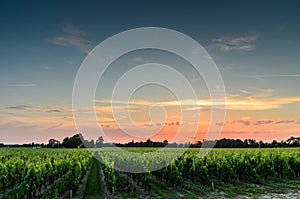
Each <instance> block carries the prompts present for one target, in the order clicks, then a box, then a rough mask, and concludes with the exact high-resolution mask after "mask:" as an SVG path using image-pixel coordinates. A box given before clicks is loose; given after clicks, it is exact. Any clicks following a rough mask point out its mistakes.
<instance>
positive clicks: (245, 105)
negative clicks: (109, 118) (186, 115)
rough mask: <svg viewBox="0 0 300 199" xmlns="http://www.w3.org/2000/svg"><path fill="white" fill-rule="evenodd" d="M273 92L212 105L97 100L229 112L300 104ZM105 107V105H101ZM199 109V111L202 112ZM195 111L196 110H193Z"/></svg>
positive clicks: (297, 99) (230, 98)
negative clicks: (214, 109)
mask: <svg viewBox="0 0 300 199" xmlns="http://www.w3.org/2000/svg"><path fill="white" fill-rule="evenodd" d="M271 93H272V92H271V90H270V91H269V93H260V92H258V93H254V94H252V95H249V96H243V95H228V96H227V99H226V101H220V102H215V104H213V103H212V101H211V100H210V99H204V100H189V99H185V100H180V101H161V102H151V101H140V100H138V101H129V102H127V101H114V102H111V101H109V100H96V103H99V104H104V106H105V104H110V103H112V105H113V106H120V105H129V106H154V105H160V106H162V107H169V106H183V107H184V108H187V107H188V108H191V107H194V108H199V107H210V106H212V105H215V106H218V105H220V106H224V105H225V106H226V109H227V110H242V111H243V110H271V109H280V108H281V107H282V106H284V105H288V104H293V103H299V102H300V96H295V97H274V96H270V94H271ZM101 106H103V105H101ZM200 109H201V108H199V109H198V110H200ZM193 110H194V109H193Z"/></svg>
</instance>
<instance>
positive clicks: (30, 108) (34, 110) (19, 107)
mask: <svg viewBox="0 0 300 199" xmlns="http://www.w3.org/2000/svg"><path fill="white" fill-rule="evenodd" d="M5 109H6V110H15V111H25V112H30V113H61V112H63V113H70V112H71V110H68V109H66V108H56V107H54V108H51V107H50V108H49V107H39V106H34V105H17V106H9V107H6V108H5ZM12 114H13V113H12Z"/></svg>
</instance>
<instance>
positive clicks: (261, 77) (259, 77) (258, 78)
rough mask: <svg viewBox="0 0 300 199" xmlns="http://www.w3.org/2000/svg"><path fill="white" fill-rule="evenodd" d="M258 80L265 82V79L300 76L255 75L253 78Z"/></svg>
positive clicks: (299, 75)
mask: <svg viewBox="0 0 300 199" xmlns="http://www.w3.org/2000/svg"><path fill="white" fill-rule="evenodd" d="M251 77H252V78H254V79H257V80H263V79H264V78H273V77H275V78H277V77H300V74H271V75H254V76H251Z"/></svg>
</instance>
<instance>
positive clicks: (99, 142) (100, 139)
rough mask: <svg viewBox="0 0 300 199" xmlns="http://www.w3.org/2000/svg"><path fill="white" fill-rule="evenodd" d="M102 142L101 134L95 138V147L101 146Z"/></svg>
mask: <svg viewBox="0 0 300 199" xmlns="http://www.w3.org/2000/svg"><path fill="white" fill-rule="evenodd" d="M103 142H104V139H103V137H102V136H100V137H99V138H98V139H97V140H96V147H97V148H101V147H103Z"/></svg>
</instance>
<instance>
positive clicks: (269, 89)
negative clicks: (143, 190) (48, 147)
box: [0, 1, 300, 143]
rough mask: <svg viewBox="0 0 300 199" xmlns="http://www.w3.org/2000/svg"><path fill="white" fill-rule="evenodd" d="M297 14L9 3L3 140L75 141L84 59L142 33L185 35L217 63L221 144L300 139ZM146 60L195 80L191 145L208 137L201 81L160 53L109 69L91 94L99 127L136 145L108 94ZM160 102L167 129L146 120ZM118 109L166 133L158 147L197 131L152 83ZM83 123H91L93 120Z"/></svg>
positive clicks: (201, 6)
mask: <svg viewBox="0 0 300 199" xmlns="http://www.w3.org/2000/svg"><path fill="white" fill-rule="evenodd" d="M299 7H300V3H299V2H298V1H280V2H276V1H272V2H271V1H270V2H268V1H264V2H262V1H243V2H240V1H180V2H176V1H147V2H142V1H78V2H76V3H74V2H73V1H65V2H61V1H48V2H42V1H24V2H16V1H3V2H1V6H0V27H1V31H0V69H1V72H0V93H1V98H0V143H24V142H25V143H27V142H47V141H48V140H49V139H50V138H55V139H59V140H62V139H63V138H64V137H66V136H71V135H73V134H75V133H76V131H77V130H76V127H75V124H74V121H73V114H72V91H73V83H74V80H75V77H76V73H77V71H78V69H79V67H80V65H81V63H82V61H83V60H84V59H85V57H86V56H87V55H88V53H89V52H90V51H91V50H92V49H93V48H94V47H95V46H96V45H98V44H99V43H100V42H102V41H103V40H105V39H107V38H108V37H110V36H112V35H115V34H117V33H119V32H122V31H125V30H129V29H132V28H139V27H163V28H169V29H173V30H176V31H179V32H182V33H184V34H186V35H188V36H190V37H191V38H193V39H194V40H196V41H197V42H199V43H200V44H201V45H202V46H203V47H204V48H205V49H206V50H207V52H208V53H209V54H210V56H211V57H212V58H213V60H214V62H215V63H216V65H217V66H218V68H219V70H220V73H221V74H222V77H223V81H224V85H225V88H226V95H227V100H226V112H227V113H226V119H225V122H224V124H221V123H217V124H211V125H224V129H223V131H222V134H221V135H220V138H223V137H226V138H240V139H246V138H253V139H256V140H264V141H272V140H286V139H288V138H289V137H291V136H300V88H299V87H300V59H299V56H300V37H299V35H300V12H299ZM147 62H159V63H164V64H167V65H170V66H172V67H174V68H177V69H178V70H180V71H183V72H184V73H185V75H186V76H187V78H188V79H190V80H192V81H193V84H194V85H195V88H196V94H197V96H198V100H197V102H194V101H193V102H191V101H189V99H183V102H184V103H185V108H186V109H189V110H190V112H191V114H190V117H191V121H192V120H193V117H194V116H195V115H197V114H198V115H199V114H200V118H201V119H200V121H199V124H200V126H199V129H198V134H197V136H196V138H193V140H201V139H203V138H204V137H205V134H206V131H207V127H208V124H209V122H210V119H209V118H210V98H209V97H210V96H209V94H208V91H207V89H206V86H205V82H204V81H203V79H202V78H201V77H197V76H195V74H194V73H193V72H192V71H190V70H189V69H188V68H189V66H188V64H187V63H186V62H185V61H184V60H181V59H179V58H178V57H176V56H175V55H173V54H170V53H167V52H161V51H158V50H141V51H136V52H131V53H128V54H127V55H126V56H123V57H120V58H119V59H118V60H116V62H114V63H113V64H112V66H111V67H110V70H108V71H107V76H106V78H105V79H104V80H103V82H101V81H100V84H99V86H98V89H97V93H96V96H95V97H96V98H95V106H96V110H97V116H98V120H99V125H100V126H102V128H103V129H104V130H105V132H106V133H107V135H108V136H110V137H111V138H112V139H114V140H115V141H116V142H124V141H126V142H127V141H131V140H132V139H134V138H131V137H126V136H124V135H123V133H120V130H119V129H118V126H117V125H116V124H115V122H114V118H113V116H112V113H111V107H110V103H111V101H110V100H108V99H107V95H108V94H109V93H110V92H111V89H113V85H114V83H115V81H116V80H117V79H118V78H119V77H120V76H121V75H122V74H123V73H124V71H126V70H128V69H130V68H132V67H134V66H137V65H139V64H143V63H147ZM156 104H160V105H161V106H163V107H164V108H165V111H166V113H167V115H168V116H167V117H166V121H165V122H163V123H162V122H161V121H160V119H161V118H160V116H159V115H156V117H152V118H150V117H149V108H150V107H151V106H153V105H156ZM113 105H114V106H115V108H116V109H118V110H119V111H118V112H120V113H122V111H127V109H128V108H129V111H130V114H131V116H132V119H133V121H134V122H135V124H136V125H138V126H140V127H143V128H144V129H145V131H148V130H149V131H151V130H153V129H160V132H159V133H158V134H157V135H155V136H154V137H151V139H154V140H159V141H162V140H164V139H169V140H170V141H172V138H173V136H174V133H176V130H177V129H178V128H179V126H180V125H184V126H185V129H186V131H188V130H189V125H193V124H189V123H185V124H181V123H180V122H179V121H180V112H179V109H178V102H176V98H175V97H174V95H172V93H170V92H169V91H168V90H166V89H164V88H162V87H159V86H156V85H149V86H147V87H143V88H141V89H139V90H137V92H136V93H135V94H134V95H133V96H132V98H131V101H130V103H129V105H128V104H125V103H124V102H122V101H119V102H113ZM83 119H84V120H85V121H86V125H87V126H88V125H89V124H90V123H89V118H88V116H83ZM125 125H128V126H130V125H131V124H125ZM130 128H131V127H130ZM187 133H188V132H187ZM95 137H97V135H94V137H93V136H91V135H87V138H89V139H90V138H95ZM136 140H138V139H136ZM182 140H183V142H184V141H185V139H184V138H182Z"/></svg>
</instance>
